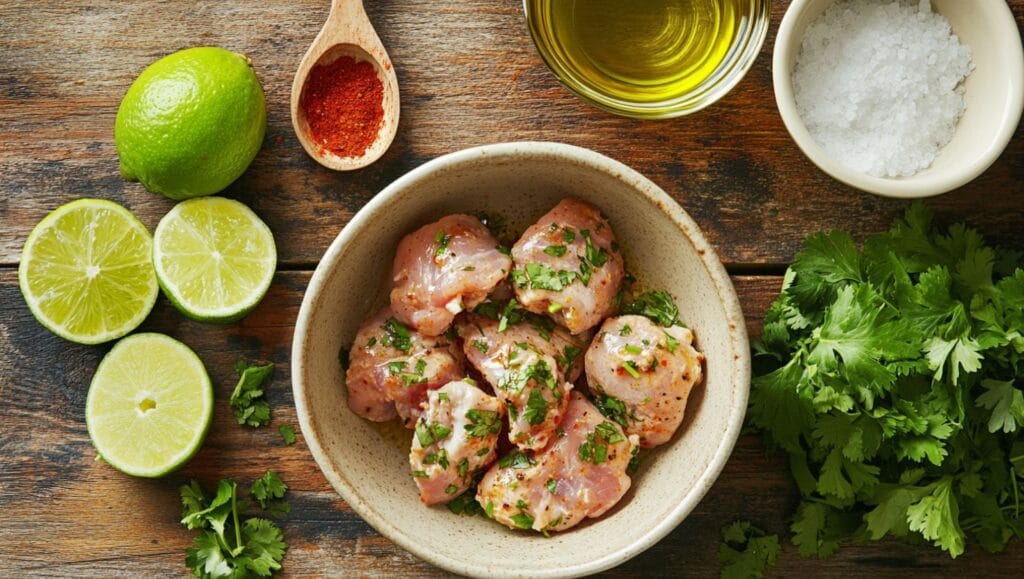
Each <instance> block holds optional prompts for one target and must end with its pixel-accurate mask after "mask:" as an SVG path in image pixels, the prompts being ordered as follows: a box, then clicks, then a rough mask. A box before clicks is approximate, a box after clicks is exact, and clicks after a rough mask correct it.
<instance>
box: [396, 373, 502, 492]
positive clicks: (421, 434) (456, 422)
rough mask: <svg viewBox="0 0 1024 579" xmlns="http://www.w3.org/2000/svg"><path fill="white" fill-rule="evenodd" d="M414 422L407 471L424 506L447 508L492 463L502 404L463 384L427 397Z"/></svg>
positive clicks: (468, 383) (466, 382) (450, 385)
mask: <svg viewBox="0 0 1024 579" xmlns="http://www.w3.org/2000/svg"><path fill="white" fill-rule="evenodd" d="M428 396H429V398H428V400H427V407H426V410H424V412H423V414H422V415H421V416H420V418H419V420H417V421H416V435H415V436H413V438H412V450H411V451H410V452H409V465H410V466H411V467H412V476H413V480H415V481H416V486H418V487H419V488H420V500H421V501H423V503H424V504H427V505H436V504H438V503H447V502H448V501H450V500H452V499H454V498H455V497H457V496H459V495H460V494H462V493H463V492H465V490H466V489H468V488H469V485H470V484H471V483H472V482H473V475H475V474H476V472H477V471H478V470H480V469H482V468H484V467H486V466H487V465H489V464H491V463H492V462H494V459H495V458H497V456H498V455H497V453H496V452H495V449H496V448H497V446H498V432H499V431H500V430H501V417H502V414H503V410H502V405H501V402H500V401H499V400H498V399H497V398H495V397H493V396H488V395H487V394H484V393H483V391H482V390H480V389H479V388H477V387H476V385H475V383H474V382H473V381H472V380H469V379H468V378H466V379H462V380H459V381H457V382H449V383H448V384H445V385H444V386H442V387H441V388H439V389H437V390H432V391H430V393H429V395H428Z"/></svg>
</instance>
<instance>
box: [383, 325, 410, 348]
mask: <svg viewBox="0 0 1024 579" xmlns="http://www.w3.org/2000/svg"><path fill="white" fill-rule="evenodd" d="M383 327H384V336H383V337H382V338H381V340H380V343H381V344H384V345H385V346H390V347H392V348H394V349H396V350H398V351H399V352H402V353H403V354H408V353H409V351H410V350H411V349H412V333H411V332H410V331H409V328H407V327H405V326H403V325H402V322H399V321H398V320H396V319H395V318H388V319H387V321H385V322H384V326H383Z"/></svg>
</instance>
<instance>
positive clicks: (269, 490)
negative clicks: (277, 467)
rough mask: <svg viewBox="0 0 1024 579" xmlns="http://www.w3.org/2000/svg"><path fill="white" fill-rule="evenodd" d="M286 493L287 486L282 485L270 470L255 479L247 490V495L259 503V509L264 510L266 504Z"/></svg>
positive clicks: (282, 482) (279, 478)
mask: <svg viewBox="0 0 1024 579" xmlns="http://www.w3.org/2000/svg"><path fill="white" fill-rule="evenodd" d="M286 492H288V485H286V484H284V481H282V480H281V477H279V476H277V473H276V472H274V471H272V470H269V471H267V472H266V474H264V475H263V476H261V477H260V478H258V479H256V481H255V482H253V483H252V487H251V488H250V489H249V495H250V496H251V497H253V498H255V499H256V500H257V501H259V503H260V507H262V508H264V509H265V508H267V503H269V502H270V501H272V500H274V499H280V498H282V497H284V493H286Z"/></svg>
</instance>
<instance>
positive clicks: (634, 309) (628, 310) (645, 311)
mask: <svg viewBox="0 0 1024 579" xmlns="http://www.w3.org/2000/svg"><path fill="white" fill-rule="evenodd" d="M622 313H623V314H632V315H637V316H646V317H648V318H650V319H652V320H654V321H655V322H657V323H659V324H661V325H662V326H665V327H666V328H667V327H670V326H678V325H681V324H680V323H679V308H677V307H676V303H675V301H674V300H673V299H672V296H671V295H669V293H668V292H664V291H651V292H644V293H642V294H640V295H639V296H637V298H636V299H635V300H633V301H632V302H630V303H628V304H626V305H625V306H623V307H622Z"/></svg>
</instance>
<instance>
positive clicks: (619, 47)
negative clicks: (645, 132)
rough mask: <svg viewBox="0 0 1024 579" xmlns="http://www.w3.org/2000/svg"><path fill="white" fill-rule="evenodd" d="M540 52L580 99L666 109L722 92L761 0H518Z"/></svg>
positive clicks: (740, 72)
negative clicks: (521, 4)
mask: <svg viewBox="0 0 1024 579" xmlns="http://www.w3.org/2000/svg"><path fill="white" fill-rule="evenodd" d="M523 4H524V7H525V10H526V22H527V26H529V29H530V34H531V35H532V36H533V42H534V44H536V46H537V50H538V51H539V52H540V55H541V58H543V59H544V62H545V63H546V64H547V65H548V67H549V68H550V69H551V70H552V72H554V73H555V76H557V77H558V80H559V81H560V82H561V83H562V84H563V85H565V86H566V87H567V88H568V89H569V90H571V91H572V92H574V93H576V95H578V96H579V97H580V98H582V99H583V100H584V101H586V102H588V103H590V104H592V105H595V106H597V107H600V108H602V109H605V110H607V111H611V112H613V113H616V114H620V115H624V116H629V117H636V118H648V119H656V118H671V117H678V116H681V115H686V114H690V113H693V112H696V111H699V110H701V109H702V108H704V107H706V106H708V105H710V104H711V103H713V102H715V101H717V100H718V99H720V98H722V96H724V95H725V94H726V93H727V92H729V91H730V90H731V89H732V88H733V87H734V86H736V84H737V83H739V82H740V80H741V79H742V78H743V76H744V75H745V74H746V73H747V70H749V69H750V67H751V65H753V63H754V60H755V59H756V58H757V55H758V53H759V52H760V50H761V45H762V44H763V43H764V39H765V36H766V35H767V32H768V21H769V13H770V9H771V0H523Z"/></svg>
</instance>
